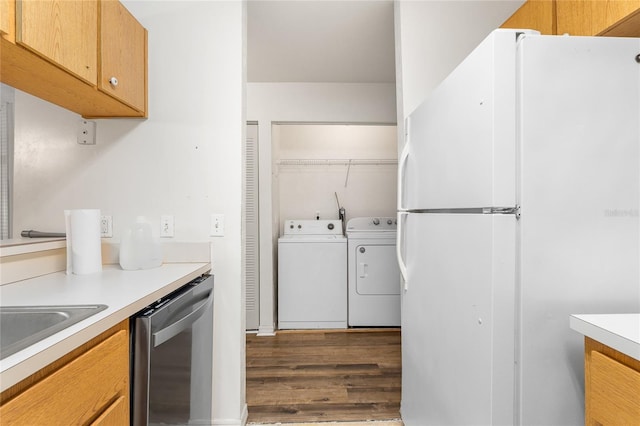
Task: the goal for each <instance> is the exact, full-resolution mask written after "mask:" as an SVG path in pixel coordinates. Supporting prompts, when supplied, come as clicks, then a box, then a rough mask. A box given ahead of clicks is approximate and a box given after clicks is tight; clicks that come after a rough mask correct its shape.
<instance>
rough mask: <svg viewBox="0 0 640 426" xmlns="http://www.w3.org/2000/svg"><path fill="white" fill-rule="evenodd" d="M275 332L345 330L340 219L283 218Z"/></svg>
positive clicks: (344, 250)
mask: <svg viewBox="0 0 640 426" xmlns="http://www.w3.org/2000/svg"><path fill="white" fill-rule="evenodd" d="M278 328H279V329H281V330H284V329H315V328H347V239H346V238H345V236H344V235H343V234H342V222H341V221H340V220H287V221H286V222H285V227H284V235H283V236H282V237H280V238H279V239H278Z"/></svg>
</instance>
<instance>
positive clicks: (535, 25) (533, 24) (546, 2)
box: [502, 0, 556, 35]
mask: <svg viewBox="0 0 640 426" xmlns="http://www.w3.org/2000/svg"><path fill="white" fill-rule="evenodd" d="M502 28H518V29H528V30H537V31H540V33H541V34H545V35H553V34H556V7H555V0H533V1H532V0H529V1H527V2H526V3H525V4H523V5H522V6H521V7H520V9H518V10H517V11H516V13H514V14H513V15H511V17H510V18H509V19H507V20H506V21H505V23H504V24H502Z"/></svg>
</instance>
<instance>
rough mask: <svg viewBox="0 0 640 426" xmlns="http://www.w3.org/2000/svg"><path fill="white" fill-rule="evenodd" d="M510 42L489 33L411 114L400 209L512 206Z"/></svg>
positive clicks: (509, 35)
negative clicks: (407, 154) (402, 197)
mask: <svg viewBox="0 0 640 426" xmlns="http://www.w3.org/2000/svg"><path fill="white" fill-rule="evenodd" d="M515 46H516V44H515V35H514V33H511V32H507V33H502V32H497V33H494V34H492V35H491V36H490V37H489V38H487V39H486V40H485V42H483V43H482V44H481V45H480V46H479V47H478V48H477V49H476V50H474V52H473V53H472V54H471V55H470V56H469V57H468V58H467V59H465V61H464V62H463V63H462V64H461V65H460V66H459V67H458V68H457V69H456V70H455V71H454V72H453V73H452V74H451V75H450V76H449V77H448V78H447V79H446V80H445V81H444V82H443V83H442V84H441V85H440V86H439V87H438V88H437V89H436V90H435V91H434V93H433V95H432V96H431V97H430V98H429V99H428V100H427V101H426V102H425V103H423V104H422V105H421V106H420V107H419V108H418V109H416V111H415V112H414V113H412V114H411V116H410V119H409V120H408V127H409V130H408V131H409V139H408V140H409V144H410V145H409V148H408V149H409V156H408V159H407V162H406V167H405V168H404V175H405V176H404V178H405V179H404V182H405V183H406V185H405V188H404V191H403V196H404V198H405V199H404V200H401V205H402V207H404V208H407V209H426V208H460V207H488V206H512V205H514V203H515V158H516V157H515V137H514V135H515V118H516V116H515V110H514V107H515V87H516V86H515V67H514V62H515ZM401 178H402V176H401Z"/></svg>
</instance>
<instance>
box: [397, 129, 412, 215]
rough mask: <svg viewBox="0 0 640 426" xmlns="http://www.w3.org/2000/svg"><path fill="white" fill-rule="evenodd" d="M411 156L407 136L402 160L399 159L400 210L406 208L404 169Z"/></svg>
mask: <svg viewBox="0 0 640 426" xmlns="http://www.w3.org/2000/svg"><path fill="white" fill-rule="evenodd" d="M408 158H409V139H408V138H407V140H406V142H405V144H404V147H403V148H402V153H401V154H400V161H398V210H399V211H403V210H405V209H404V207H403V206H402V203H403V202H404V169H405V166H406V164H407V159H408Z"/></svg>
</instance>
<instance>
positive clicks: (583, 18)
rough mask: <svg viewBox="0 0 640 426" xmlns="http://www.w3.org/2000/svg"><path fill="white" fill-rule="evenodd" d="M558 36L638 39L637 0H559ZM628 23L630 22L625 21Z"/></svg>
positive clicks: (639, 1) (639, 7)
mask: <svg viewBox="0 0 640 426" xmlns="http://www.w3.org/2000/svg"><path fill="white" fill-rule="evenodd" d="M556 4H557V16H558V34H565V33H568V34H571V35H577V36H593V35H612V36H640V29H639V28H638V25H634V24H633V22H636V24H637V23H638V20H639V19H640V0H565V1H558V2H556ZM627 21H631V23H629V22H627Z"/></svg>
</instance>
